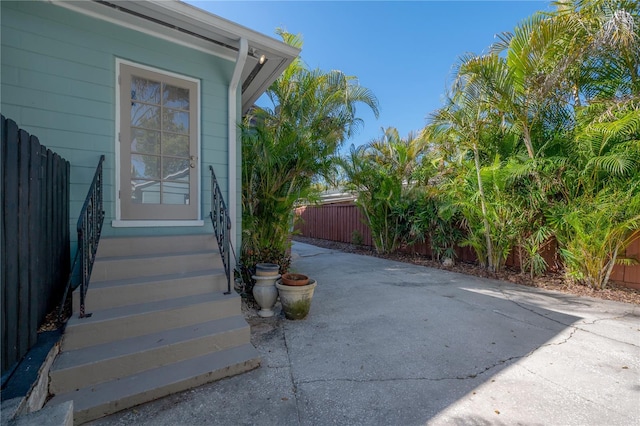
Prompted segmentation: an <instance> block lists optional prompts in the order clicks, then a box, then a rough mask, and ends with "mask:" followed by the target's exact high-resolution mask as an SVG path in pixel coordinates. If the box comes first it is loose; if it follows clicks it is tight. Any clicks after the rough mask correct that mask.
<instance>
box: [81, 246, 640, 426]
mask: <svg viewBox="0 0 640 426" xmlns="http://www.w3.org/2000/svg"><path fill="white" fill-rule="evenodd" d="M293 251H294V262H293V265H292V268H293V270H294V271H297V272H303V273H306V274H308V275H310V276H311V277H312V278H315V279H316V280H317V281H318V287H317V288H316V294H315V296H314V299H313V304H312V308H311V313H310V315H309V317H308V318H307V319H306V320H304V321H297V322H293V321H287V320H284V319H283V318H282V317H278V318H273V319H268V320H265V319H260V318H257V317H253V318H251V319H250V322H251V324H252V335H253V342H254V344H255V345H256V347H257V348H258V350H259V351H260V352H261V353H262V357H263V358H262V361H263V365H262V366H261V367H260V368H259V369H257V370H254V371H252V372H249V373H246V374H244V375H241V376H237V377H233V378H230V379H227V380H223V381H220V382H217V383H213V384H210V385H206V386H203V387H201V388H198V389H194V390H191V391H187V392H184V393H181V394H178V395H174V396H171V397H167V398H164V399H162V400H158V401H155V402H152V403H149V404H146V405H143V406H140V407H137V408H135V409H131V410H127V411H125V412H122V413H119V414H116V415H113V416H111V417H108V418H105V419H101V420H98V421H95V422H93V424H95V425H133V424H135V425H154V426H155V425H214V424H219V425H235V424H255V425H333V424H338V425H425V424H427V425H516V424H520V425H638V424H640V307H639V306H637V305H631V304H624V303H617V302H608V301H601V300H596V299H590V298H583V297H574V296H570V295H566V294H560V293H554V292H549V291H543V290H538V289H533V288H527V287H522V286H517V285H513V284H509V283H505V282H500V281H495V280H488V279H482V278H475V277H470V276H466V275H460V274H456V273H451V272H446V271H441V270H435V269H429V268H424V267H420V266H414V265H409V264H404V263H397V262H392V261H387V260H383V259H377V258H373V257H366V256H359V255H353V254H345V253H340V252H337V251H332V250H326V249H321V248H318V247H314V246H310V245H307V244H301V243H294V249H293Z"/></svg>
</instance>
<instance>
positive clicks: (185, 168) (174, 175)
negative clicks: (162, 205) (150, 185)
mask: <svg viewBox="0 0 640 426" xmlns="http://www.w3.org/2000/svg"><path fill="white" fill-rule="evenodd" d="M190 169H191V167H190V166H189V160H188V159H183V158H171V157H168V158H167V157H165V158H163V159H162V179H163V180H173V181H175V180H179V181H182V182H189V172H190V171H191V170H190Z"/></svg>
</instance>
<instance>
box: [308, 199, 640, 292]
mask: <svg viewBox="0 0 640 426" xmlns="http://www.w3.org/2000/svg"><path fill="white" fill-rule="evenodd" d="M296 216H297V217H298V218H299V219H300V220H299V221H297V223H296V228H295V229H296V230H297V231H298V232H299V233H300V235H302V236H305V237H310V238H320V239H323V240H330V241H339V242H343V243H353V242H354V241H353V239H354V238H353V235H354V231H358V232H359V233H360V234H361V235H362V236H363V244H364V245H367V246H370V247H371V246H373V240H372V238H371V231H370V229H369V227H368V226H367V225H366V219H365V217H364V215H363V214H362V212H361V211H360V209H359V207H358V206H356V205H354V204H346V205H344V204H340V205H337V204H330V205H321V206H302V207H299V208H297V209H296ZM638 234H639V235H640V231H639V232H638ZM402 251H403V252H407V253H415V254H421V255H425V256H431V247H430V245H429V241H428V239H427V241H425V242H424V243H417V244H415V245H413V246H411V247H404V248H402ZM456 254H457V255H458V260H459V261H462V262H470V263H477V258H476V255H475V253H474V251H473V249H472V248H470V247H456ZM542 256H543V257H544V259H545V260H546V262H547V265H548V267H549V269H550V270H552V271H557V270H559V269H560V267H561V266H560V259H559V256H558V252H557V244H556V242H555V240H553V241H551V243H550V244H549V245H548V246H547V247H546V248H545V249H544V250H543V251H542ZM627 256H633V257H635V258H636V259H638V260H640V239H637V240H635V241H634V242H633V243H632V244H631V245H630V246H629V248H628V249H627ZM507 265H508V266H511V267H514V268H518V269H519V267H520V259H519V257H518V255H517V253H515V252H513V253H511V254H510V255H509V258H508V259H507ZM611 279H612V280H613V281H617V282H620V283H622V284H624V285H627V286H629V287H633V288H638V289H640V265H632V266H622V265H617V266H616V267H615V268H614V271H613V274H612V277H611Z"/></svg>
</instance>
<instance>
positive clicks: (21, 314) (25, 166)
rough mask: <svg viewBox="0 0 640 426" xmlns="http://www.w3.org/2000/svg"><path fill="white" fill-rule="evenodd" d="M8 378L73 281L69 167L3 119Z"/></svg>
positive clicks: (5, 355)
mask: <svg viewBox="0 0 640 426" xmlns="http://www.w3.org/2000/svg"><path fill="white" fill-rule="evenodd" d="M0 126H1V133H2V135H1V139H2V172H1V174H0V175H1V176H2V188H1V189H2V195H1V202H0V205H2V208H3V214H2V229H1V235H2V238H1V240H2V252H1V253H2V256H1V260H2V269H1V271H2V274H1V278H2V289H1V296H2V301H1V304H2V305H1V307H2V374H3V375H4V374H5V373H6V372H8V371H10V370H11V368H13V366H14V365H15V364H16V363H17V362H18V361H20V359H21V358H22V357H23V356H24V355H25V354H26V353H27V351H28V350H29V348H31V346H32V345H33V344H34V343H35V342H36V340H37V330H38V327H39V326H40V325H41V324H42V323H43V321H44V319H45V317H46V315H47V313H48V312H50V311H51V310H52V309H53V308H54V307H55V305H56V304H57V303H58V302H59V301H60V298H61V297H62V293H63V291H64V286H65V284H66V281H67V279H68V277H69V267H70V266H69V162H68V161H66V160H65V159H63V158H61V157H60V156H59V155H58V154H55V153H54V152H52V151H51V150H49V149H47V148H46V147H44V146H42V145H40V143H39V141H38V138H37V137H35V136H32V135H29V133H27V132H26V131H24V130H21V129H19V128H18V126H17V125H16V123H15V122H14V121H12V120H8V119H6V118H5V117H4V116H0Z"/></svg>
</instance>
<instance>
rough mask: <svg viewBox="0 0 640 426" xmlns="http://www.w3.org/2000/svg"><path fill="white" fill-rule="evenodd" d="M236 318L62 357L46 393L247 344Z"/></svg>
mask: <svg viewBox="0 0 640 426" xmlns="http://www.w3.org/2000/svg"><path fill="white" fill-rule="evenodd" d="M250 337H251V336H250V329H249V325H248V324H247V322H246V321H245V320H244V317H243V316H242V315H236V316H233V317H227V318H221V319H217V320H213V321H208V322H205V323H200V324H194V325H191V326H188V327H181V328H176V329H173V330H167V331H161V332H158V333H153V334H147V335H145V336H139V337H132V338H129V339H124V340H120V341H118V342H110V343H105V344H102V345H96V346H91V347H87V348H82V349H78V350H74V351H68V352H62V353H61V354H60V356H58V358H57V359H56V361H55V363H54V364H53V366H52V368H51V371H50V373H49V377H50V380H51V381H50V384H49V391H50V392H51V393H53V394H56V395H58V394H62V393H66V392H70V391H73V390H75V389H78V388H81V387H87V386H92V385H96V384H98V383H103V382H107V381H110V380H116V379H121V378H124V377H126V376H130V375H133V374H137V373H140V372H142V371H145V370H149V369H153V368H158V367H161V366H163V365H169V364H171V363H176V362H180V361H184V360H186V359H189V358H195V357H199V356H203V355H206V354H207V353H210V352H215V351H220V350H224V349H228V348H231V347H235V346H241V345H243V344H245V343H247V342H249V339H250Z"/></svg>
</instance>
